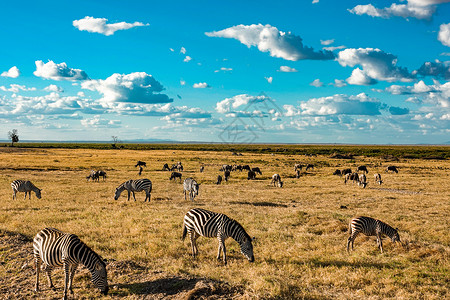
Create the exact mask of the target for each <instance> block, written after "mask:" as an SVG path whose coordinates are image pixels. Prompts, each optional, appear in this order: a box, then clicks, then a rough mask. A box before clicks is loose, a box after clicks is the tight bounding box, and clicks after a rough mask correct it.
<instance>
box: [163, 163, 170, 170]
mask: <svg viewBox="0 0 450 300" xmlns="http://www.w3.org/2000/svg"><path fill="white" fill-rule="evenodd" d="M162 170H163V171H170V168H169V164H167V163H165V164H164V166H163V168H162Z"/></svg>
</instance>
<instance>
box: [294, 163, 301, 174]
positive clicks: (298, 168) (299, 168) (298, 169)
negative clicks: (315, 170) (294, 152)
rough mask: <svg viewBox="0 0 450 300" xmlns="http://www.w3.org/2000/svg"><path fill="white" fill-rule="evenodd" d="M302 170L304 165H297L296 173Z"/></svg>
mask: <svg viewBox="0 0 450 300" xmlns="http://www.w3.org/2000/svg"><path fill="white" fill-rule="evenodd" d="M302 168H303V165H302V164H295V165H294V171H295V172H297V171H301V170H302Z"/></svg>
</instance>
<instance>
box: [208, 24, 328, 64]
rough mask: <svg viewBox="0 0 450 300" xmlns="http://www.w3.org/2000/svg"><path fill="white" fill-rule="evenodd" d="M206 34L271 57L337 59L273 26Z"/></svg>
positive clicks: (292, 59)
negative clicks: (228, 39)
mask: <svg viewBox="0 0 450 300" xmlns="http://www.w3.org/2000/svg"><path fill="white" fill-rule="evenodd" d="M205 34H206V35H207V36H210V37H223V38H233V39H236V40H238V41H240V42H241V43H242V44H244V45H246V46H247V47H249V48H250V47H251V46H256V47H258V50H259V51H261V52H269V53H270V56H273V57H280V58H283V59H286V60H291V61H298V60H303V59H313V60H330V59H334V57H335V56H334V54H333V53H332V52H329V51H315V50H314V49H313V48H311V47H308V46H304V45H303V41H302V38H301V37H299V36H296V35H294V34H292V33H290V32H283V31H279V30H278V29H277V28H276V27H273V26H271V25H262V24H252V25H237V26H233V27H229V28H226V29H224V30H221V31H213V32H206V33H205Z"/></svg>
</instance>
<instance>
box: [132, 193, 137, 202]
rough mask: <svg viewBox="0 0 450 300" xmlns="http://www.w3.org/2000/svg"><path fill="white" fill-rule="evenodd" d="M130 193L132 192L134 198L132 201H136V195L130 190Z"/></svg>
mask: <svg viewBox="0 0 450 300" xmlns="http://www.w3.org/2000/svg"><path fill="white" fill-rule="evenodd" d="M131 193H132V194H133V199H134V201H136V196H135V195H134V192H133V191H131Z"/></svg>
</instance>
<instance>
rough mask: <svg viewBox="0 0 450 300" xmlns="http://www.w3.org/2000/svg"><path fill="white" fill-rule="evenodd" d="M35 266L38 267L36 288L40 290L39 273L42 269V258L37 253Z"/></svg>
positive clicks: (37, 290)
mask: <svg viewBox="0 0 450 300" xmlns="http://www.w3.org/2000/svg"><path fill="white" fill-rule="evenodd" d="M34 267H35V269H36V286H35V288H34V290H35V291H36V292H39V273H40V271H41V259H40V257H39V256H37V255H36V254H35V255H34Z"/></svg>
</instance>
